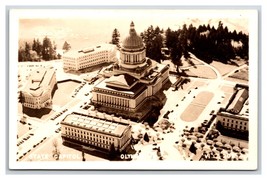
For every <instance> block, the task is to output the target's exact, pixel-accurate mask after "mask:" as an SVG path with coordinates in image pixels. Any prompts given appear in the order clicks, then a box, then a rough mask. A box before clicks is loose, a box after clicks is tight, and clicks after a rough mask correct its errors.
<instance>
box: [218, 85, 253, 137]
mask: <svg viewBox="0 0 267 180" xmlns="http://www.w3.org/2000/svg"><path fill="white" fill-rule="evenodd" d="M248 92H249V89H248V86H245V85H239V84H237V85H236V86H235V92H234V94H233V95H232V97H231V98H230V100H229V103H228V104H227V106H226V108H221V109H220V110H219V111H218V113H217V120H218V122H219V123H220V124H221V125H222V126H223V127H224V128H226V129H229V130H233V131H238V132H248V131H249V108H248V107H249V106H248V105H249V93H248Z"/></svg>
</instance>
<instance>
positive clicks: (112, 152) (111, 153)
mask: <svg viewBox="0 0 267 180" xmlns="http://www.w3.org/2000/svg"><path fill="white" fill-rule="evenodd" d="M109 156H110V158H111V159H113V158H115V157H116V150H115V146H114V143H112V144H111V145H110V147H109Z"/></svg>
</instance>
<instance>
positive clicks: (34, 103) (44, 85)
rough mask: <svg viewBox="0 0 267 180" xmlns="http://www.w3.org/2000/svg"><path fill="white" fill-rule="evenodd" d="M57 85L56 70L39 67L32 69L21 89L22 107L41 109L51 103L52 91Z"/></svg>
mask: <svg viewBox="0 0 267 180" xmlns="http://www.w3.org/2000/svg"><path fill="white" fill-rule="evenodd" d="M56 87H57V80H56V72H55V70H54V69H53V68H52V67H51V68H44V67H40V68H37V69H36V70H34V71H32V72H31V73H30V74H29V76H28V80H27V84H26V85H25V87H24V88H23V90H22V91H21V95H20V98H21V103H22V105H23V106H24V107H28V108H32V109H41V108H45V107H48V106H50V105H51V104H52V93H53V91H54V90H55V88H56Z"/></svg>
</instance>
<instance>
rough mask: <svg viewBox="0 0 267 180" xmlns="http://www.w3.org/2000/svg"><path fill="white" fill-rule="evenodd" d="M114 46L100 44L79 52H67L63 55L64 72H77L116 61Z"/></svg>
mask: <svg viewBox="0 0 267 180" xmlns="http://www.w3.org/2000/svg"><path fill="white" fill-rule="evenodd" d="M116 51H117V49H116V46H115V45H113V44H102V45H98V46H95V47H90V48H86V49H82V50H79V51H74V50H72V51H68V52H67V53H65V54H63V56H62V59H63V69H64V71H71V70H72V71H79V70H82V69H86V68H89V67H92V66H96V65H99V64H103V63H107V62H114V61H115V60H116Z"/></svg>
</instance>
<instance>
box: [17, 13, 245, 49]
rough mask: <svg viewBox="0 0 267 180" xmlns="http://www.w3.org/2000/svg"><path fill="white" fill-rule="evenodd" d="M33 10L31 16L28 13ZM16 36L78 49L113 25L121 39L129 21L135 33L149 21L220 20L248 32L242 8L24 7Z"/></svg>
mask: <svg viewBox="0 0 267 180" xmlns="http://www.w3.org/2000/svg"><path fill="white" fill-rule="evenodd" d="M32 14H34V16H32ZM18 17H19V18H18V21H19V30H18V37H19V39H20V40H21V41H25V40H31V41H32V40H33V38H39V40H42V39H43V38H44V37H45V36H48V37H50V38H51V40H52V41H55V43H56V44H57V47H58V49H60V48H62V46H63V43H64V41H67V42H68V43H70V44H71V46H72V49H79V48H83V47H88V46H91V45H96V44H98V43H108V42H110V40H111V35H112V32H113V30H114V29H115V28H117V29H118V30H119V32H120V34H121V40H122V39H123V38H124V37H126V36H127V35H128V31H129V27H130V23H131V21H133V22H134V24H135V29H136V31H137V33H141V32H143V31H144V30H145V29H147V28H148V27H149V26H150V25H153V27H156V26H159V27H160V28H163V29H167V28H168V27H170V28H171V29H172V30H177V29H179V28H181V27H182V25H183V24H187V25H188V26H189V25H190V24H191V23H192V24H193V25H194V26H196V27H197V26H199V25H200V24H206V25H207V24H210V25H211V26H214V27H215V28H216V27H217V26H218V22H219V21H222V22H223V24H224V25H225V26H227V27H228V29H229V30H230V31H233V30H236V31H237V32H238V31H242V32H244V33H248V32H249V29H248V24H249V20H248V18H247V16H246V13H245V12H243V11H223V12H220V11H215V10H213V11H212V10H209V11H207V10H206V11H203V10H202V11H201V10H199V11H196V10H194V11H190V10H172V9H168V10H161V9H160V10H155V9H153V10H151V9H129V10H125V9H113V10H108V9H105V10H103V9H97V10H95V9H90V10H79V11H77V10H41V11H40V10H39V11H35V10H28V11H25V10H24V11H23V12H20V11H19V12H18Z"/></svg>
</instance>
